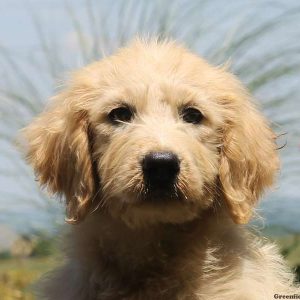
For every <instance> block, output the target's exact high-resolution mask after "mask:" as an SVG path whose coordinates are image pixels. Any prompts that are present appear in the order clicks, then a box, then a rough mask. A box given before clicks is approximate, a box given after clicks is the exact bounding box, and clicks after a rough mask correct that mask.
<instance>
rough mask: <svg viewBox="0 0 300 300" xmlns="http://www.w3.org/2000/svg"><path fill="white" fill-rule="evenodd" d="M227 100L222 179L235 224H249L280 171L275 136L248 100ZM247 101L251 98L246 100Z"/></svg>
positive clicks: (226, 199) (225, 104)
mask: <svg viewBox="0 0 300 300" xmlns="http://www.w3.org/2000/svg"><path fill="white" fill-rule="evenodd" d="M243 98H244V99H240V101H238V102H237V101H236V100H232V101H231V100H228V99H227V100H224V101H225V103H223V105H224V106H225V111H226V110H227V111H229V113H228V115H227V120H226V124H225V127H224V128H223V143H222V148H221V162H220V169H219V178H220V182H221V185H222V190H223V194H224V195H223V196H224V199H225V202H226V204H227V207H228V209H229V212H230V215H231V217H232V219H233V221H234V222H235V223H237V224H245V223H247V222H248V221H249V219H250V217H251V214H252V208H253V206H254V205H255V204H256V202H257V200H258V198H259V197H260V196H261V194H262V193H263V191H264V190H265V189H266V188H267V187H269V186H270V185H271V184H272V183H273V181H274V178H275V175H276V172H277V171H278V168H279V161H278V156H277V153H276V144H275V134H274V133H273V132H272V130H271V129H270V127H269V125H268V124H267V122H266V120H265V119H264V118H263V116H262V115H261V114H260V113H259V112H258V111H257V110H256V108H255V107H254V106H253V105H252V104H251V103H250V101H249V100H248V99H245V97H243ZM246 98H247V97H246Z"/></svg>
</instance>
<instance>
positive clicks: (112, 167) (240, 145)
mask: <svg viewBox="0 0 300 300" xmlns="http://www.w3.org/2000/svg"><path fill="white" fill-rule="evenodd" d="M124 103H125V104H126V105H129V106H130V107H132V108H133V109H134V111H135V116H134V119H133V121H132V122H128V123H127V122H125V123H121V124H119V125H118V126H116V125H115V124H112V123H111V122H109V121H108V118H107V115H108V114H109V112H110V111H111V110H112V109H114V108H116V107H118V106H120V105H124ZM184 106H193V107H197V108H198V109H199V110H200V111H201V112H202V114H203V115H204V119H203V122H202V123H201V124H199V125H194V124H190V123H185V122H183V120H182V119H181V117H180V113H179V111H180V108H181V107H184ZM23 134H24V137H25V139H26V141H27V146H26V147H27V148H26V149H27V150H26V158H27V161H28V162H29V163H30V164H31V165H32V166H33V168H34V171H35V173H36V176H37V178H38V180H39V182H40V183H41V185H43V186H46V187H47V188H48V190H49V191H51V192H52V193H54V194H58V195H61V196H64V198H65V200H66V215H67V219H66V220H67V222H68V223H71V224H76V225H68V226H69V227H70V228H69V234H68V235H67V237H65V239H66V240H67V241H66V242H65V243H67V247H66V250H65V251H66V253H67V258H66V262H65V264H64V265H63V266H62V267H61V268H59V269H58V270H55V271H53V272H52V273H50V274H48V275H47V276H46V277H45V279H44V281H43V282H42V283H41V284H40V299H48V300H71V299H72V300H74V299H76V300H95V299H101V300H114V299H131V300H134V299H135V300H137V299H140V300H147V299H148V300H150V299H157V300H159V299H163V300H168V299H169V300H171V299H182V300H183V299H189V300H193V299H194V300H196V299H197V300H199V299H210V300H218V299H220V300H221V299H223V300H224V299H232V300H260V299H273V296H274V294H275V293H277V294H280V293H281V294H293V293H297V292H298V293H300V291H299V288H297V287H296V286H295V284H294V283H293V275H292V274H291V273H290V272H289V271H288V269H287V267H286V266H285V264H284V262H283V261H282V258H281V257H280V255H279V254H278V252H277V249H276V247H275V246H274V245H270V244H268V243H265V242H263V241H262V240H261V239H259V238H257V237H255V236H254V235H252V234H251V233H250V232H249V231H248V230H247V229H246V228H245V227H244V225H242V224H245V223H247V222H248V221H249V219H250V217H251V214H252V211H253V207H254V206H255V204H256V203H257V201H258V199H259V197H260V196H261V195H262V193H263V192H264V190H265V189H266V188H268V187H270V186H271V185H272V183H273V181H274V178H275V176H276V171H277V170H278V168H279V161H278V155H277V152H276V145H275V136H274V134H273V132H272V131H271V129H270V128H269V125H268V123H267V122H266V120H265V119H264V118H263V116H262V115H261V114H260V113H259V112H258V111H257V109H256V108H255V106H254V104H253V103H252V102H251V97H250V95H249V94H248V92H247V91H246V89H245V88H244V87H243V85H242V84H241V83H240V82H239V81H238V79H237V78H236V77H235V76H234V75H232V74H230V73H229V72H227V71H226V69H225V68H222V67H213V66H211V65H209V64H208V63H207V62H205V61H204V60H203V59H201V58H199V57H198V56H196V55H194V54H192V53H190V52H189V51H187V50H186V49H184V48H183V47H181V46H178V45H176V44H175V43H173V42H156V41H148V42H147V41H141V40H137V41H135V42H134V43H132V44H131V45H129V47H127V48H124V49H121V50H120V51H119V52H118V53H117V54H115V55H113V56H111V57H108V58H105V59H103V60H102V61H99V62H95V63H93V64H91V65H89V66H87V67H85V68H83V69H81V70H79V71H78V72H76V73H75V74H74V75H73V76H72V78H71V80H70V82H69V84H68V87H67V88H66V89H65V90H64V91H62V92H61V93H60V94H59V95H58V96H56V97H54V99H53V100H52V102H51V105H50V107H48V109H47V110H46V111H45V112H43V113H42V114H41V115H40V116H38V117H37V118H36V119H35V120H34V121H33V123H32V124H30V125H29V126H28V127H27V128H25V129H24V130H23ZM150 151H172V152H174V153H176V154H177V155H178V157H179V158H180V161H181V167H180V173H179V175H178V180H177V183H176V189H177V190H178V191H179V192H180V194H181V195H182V197H181V200H180V201H165V200H163V201H160V199H157V201H150V202H148V201H144V197H143V191H144V182H143V174H142V169H141V164H140V161H141V160H142V159H143V157H144V156H145V155H146V154H147V153H149V152H150Z"/></svg>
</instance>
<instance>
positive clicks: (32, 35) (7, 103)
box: [0, 0, 300, 300]
mask: <svg viewBox="0 0 300 300" xmlns="http://www.w3.org/2000/svg"><path fill="white" fill-rule="evenodd" d="M136 35H140V36H159V37H160V38H165V37H171V38H173V39H176V40H178V41H179V42H182V43H184V44H185V45H186V46H187V47H189V48H190V49H192V50H193V51H195V52H196V53H198V54H199V55H201V56H203V57H205V58H206V59H207V60H208V61H209V62H211V63H213V64H217V65H219V64H224V63H229V64H230V66H231V67H230V69H231V71H232V72H233V73H235V74H236V75H237V76H239V77H240V79H241V80H242V81H243V82H244V83H245V84H246V85H247V86H248V88H249V89H250V91H251V92H252V94H253V95H254V96H255V98H256V100H257V102H258V104H259V106H260V107H261V108H262V110H263V112H264V114H265V115H266V116H267V117H268V118H269V119H270V120H271V121H272V126H273V128H274V130H275V132H276V133H277V134H278V135H279V138H278V146H279V147H283V148H282V149H281V150H279V152H280V155H281V159H282V169H281V172H280V176H279V179H278V183H277V185H276V186H275V188H274V189H273V191H271V192H270V193H268V194H267V195H266V196H265V198H264V199H263V201H262V202H261V204H260V206H259V208H258V212H259V214H260V215H261V216H262V218H260V219H259V220H257V221H255V222H254V223H253V224H251V226H253V227H254V228H258V229H259V230H261V231H263V234H265V235H267V236H268V237H269V238H270V239H273V240H274V241H275V242H276V243H278V244H279V246H280V248H281V251H282V253H283V254H284V255H285V256H286V257H287V259H288V261H289V264H290V265H291V266H292V267H293V268H296V269H297V268H298V272H299V266H300V234H299V233H300V157H299V155H300V3H299V1H297V0H278V1H269V0H243V1H242V0H240V1H228V0H210V1H208V0H195V1H193V0H181V1H178V0H177V1H176V0H175V1H171V0H160V1H159V0H153V1H147V0H115V1H108V0H72V1H71V0H69V1H61V0H30V1H29V0H0V72H1V80H0V299H3V300H9V299H34V298H33V296H32V293H31V289H32V283H33V282H34V281H35V280H36V279H37V278H39V276H40V274H41V273H43V272H45V271H46V270H48V269H49V268H50V267H52V266H53V265H54V264H55V262H56V261H57V259H58V257H59V253H58V251H57V250H56V242H55V238H56V236H57V232H58V230H59V227H60V226H61V225H62V224H63V222H64V217H63V205H62V204H60V203H59V202H58V201H56V199H52V198H50V197H49V196H47V195H46V194H45V193H43V192H41V191H40V190H39V189H38V187H37V184H36V182H35V179H34V174H33V173H32V171H31V169H30V168H29V167H27V166H26V165H25V164H24V162H23V160H22V158H21V155H20V154H19V153H18V151H17V150H16V148H15V146H14V140H15V138H16V135H17V132H18V130H19V129H20V128H22V127H23V126H24V125H26V124H27V123H28V122H29V121H30V120H31V119H32V118H33V117H34V116H35V115H36V114H38V113H39V112H40V111H41V110H42V109H43V107H44V105H45V103H46V102H47V99H48V98H49V96H50V95H53V94H54V93H55V91H56V90H57V89H59V86H60V85H61V83H62V82H63V81H64V79H65V78H66V77H68V73H69V72H70V71H72V70H74V69H77V68H79V67H81V66H83V65H85V64H87V63H89V62H91V61H94V60H98V59H101V57H103V56H105V55H109V54H111V53H112V52H113V51H114V50H116V49H117V48H118V47H120V46H122V45H124V44H126V43H127V41H128V40H131V39H132V38H133V37H134V36H136Z"/></svg>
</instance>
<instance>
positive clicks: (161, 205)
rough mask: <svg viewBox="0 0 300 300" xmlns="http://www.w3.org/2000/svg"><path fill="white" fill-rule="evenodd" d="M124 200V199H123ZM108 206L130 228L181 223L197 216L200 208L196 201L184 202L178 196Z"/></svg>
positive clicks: (113, 214) (113, 215)
mask: <svg viewBox="0 0 300 300" xmlns="http://www.w3.org/2000/svg"><path fill="white" fill-rule="evenodd" d="M123 201H124V199H123ZM126 202H127V203H124V202H123V204H122V206H118V205H117V206H110V209H109V211H110V214H111V215H112V217H113V218H115V219H120V220H122V221H123V222H124V223H125V224H126V225H127V226H128V227H130V228H134V229H136V228H144V227H149V226H155V225H159V224H182V223H185V222H189V221H192V220H194V219H195V218H197V217H198V216H199V214H200V211H201V209H200V208H199V206H197V204H196V203H185V202H183V201H182V199H180V198H176V199H170V198H166V199H163V198H155V197H151V198H148V199H147V200H145V199H143V201H139V202H132V201H131V203H130V201H128V199H127V201H126Z"/></svg>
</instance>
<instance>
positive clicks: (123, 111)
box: [108, 106, 133, 123]
mask: <svg viewBox="0 0 300 300" xmlns="http://www.w3.org/2000/svg"><path fill="white" fill-rule="evenodd" d="M132 117H133V113H132V111H131V109H130V108H129V107H125V106H122V107H117V108H114V109H113V110H112V111H111V112H110V113H109V114H108V118H109V120H110V121H111V122H113V123H117V122H129V121H130V120H131V119H132Z"/></svg>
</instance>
